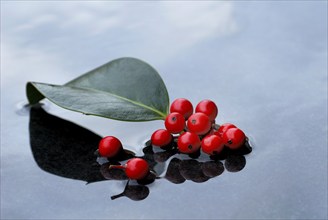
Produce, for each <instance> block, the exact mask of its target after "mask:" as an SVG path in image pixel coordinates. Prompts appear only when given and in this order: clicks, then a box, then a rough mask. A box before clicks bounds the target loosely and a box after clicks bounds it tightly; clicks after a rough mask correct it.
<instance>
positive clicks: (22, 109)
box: [15, 101, 50, 116]
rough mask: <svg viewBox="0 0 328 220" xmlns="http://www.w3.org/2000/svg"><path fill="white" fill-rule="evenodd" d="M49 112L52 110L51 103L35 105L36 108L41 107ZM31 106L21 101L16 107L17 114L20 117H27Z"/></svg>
mask: <svg viewBox="0 0 328 220" xmlns="http://www.w3.org/2000/svg"><path fill="white" fill-rule="evenodd" d="M41 106H42V108H43V109H44V110H46V111H48V110H49V108H50V103H48V102H45V103H39V104H37V105H35V107H41ZM30 110H31V106H30V105H29V104H28V102H26V101H21V102H18V103H17V104H16V106H15V113H16V114H17V115H20V116H27V115H29V114H30Z"/></svg>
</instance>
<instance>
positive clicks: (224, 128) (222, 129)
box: [214, 123, 236, 137]
mask: <svg viewBox="0 0 328 220" xmlns="http://www.w3.org/2000/svg"><path fill="white" fill-rule="evenodd" d="M230 128H236V126H235V125H234V124H230V123H225V124H222V125H221V126H220V127H219V129H218V130H217V131H214V134H215V135H218V136H220V137H222V135H223V133H224V132H226V131H227V130H228V129H230Z"/></svg>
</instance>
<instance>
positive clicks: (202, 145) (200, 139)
mask: <svg viewBox="0 0 328 220" xmlns="http://www.w3.org/2000/svg"><path fill="white" fill-rule="evenodd" d="M217 115H218V108H217V106H216V104H215V103H214V102H213V101H211V100H202V101H201V102H199V103H198V104H197V106H196V108H195V113H193V105H192V104H191V102H190V101H189V100H187V99H184V98H179V99H176V100H174V101H173V102H172V104H171V106H170V114H169V115H168V116H167V117H166V119H165V128H166V129H159V130H156V131H155V132H154V133H153V134H152V136H151V142H152V145H153V146H157V147H160V148H163V149H165V147H166V146H168V145H170V144H171V143H172V141H173V140H174V137H173V135H175V134H178V135H179V136H178V139H177V146H178V150H179V152H180V153H184V154H192V153H195V152H197V151H199V149H201V150H202V151H203V152H204V153H206V154H209V155H216V154H219V153H220V152H221V151H222V150H223V148H224V146H226V147H228V148H230V149H232V150H235V149H238V148H240V147H241V146H242V145H243V144H244V143H245V141H246V136H245V134H244V132H243V131H242V130H240V129H239V128H237V127H236V126H235V125H233V124H230V123H226V124H223V125H221V126H218V125H216V124H215V118H216V117H217Z"/></svg>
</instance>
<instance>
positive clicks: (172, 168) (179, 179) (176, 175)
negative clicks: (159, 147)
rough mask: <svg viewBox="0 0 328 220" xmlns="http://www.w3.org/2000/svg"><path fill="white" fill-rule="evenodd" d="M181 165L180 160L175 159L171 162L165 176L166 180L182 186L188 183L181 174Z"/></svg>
mask: <svg viewBox="0 0 328 220" xmlns="http://www.w3.org/2000/svg"><path fill="white" fill-rule="evenodd" d="M180 163H181V160H180V159H178V158H173V159H172V160H171V161H170V163H169V166H168V167H167V170H166V174H165V178H166V179H167V180H169V181H170V182H172V183H175V184H180V183H183V182H184V181H186V179H185V178H184V177H183V176H182V175H181V173H180Z"/></svg>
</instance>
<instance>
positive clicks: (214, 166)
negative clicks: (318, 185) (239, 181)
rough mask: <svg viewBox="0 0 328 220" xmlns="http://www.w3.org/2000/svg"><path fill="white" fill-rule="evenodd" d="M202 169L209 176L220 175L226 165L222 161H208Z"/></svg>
mask: <svg viewBox="0 0 328 220" xmlns="http://www.w3.org/2000/svg"><path fill="white" fill-rule="evenodd" d="M202 171H203V173H204V174H205V175H206V176H208V177H211V178H212V177H215V176H219V175H221V174H222V173H223V171H224V166H223V164H222V163H221V162H220V161H206V162H204V163H203V164H202Z"/></svg>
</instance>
